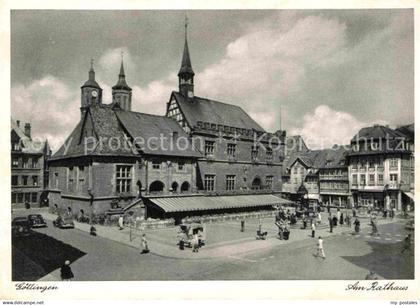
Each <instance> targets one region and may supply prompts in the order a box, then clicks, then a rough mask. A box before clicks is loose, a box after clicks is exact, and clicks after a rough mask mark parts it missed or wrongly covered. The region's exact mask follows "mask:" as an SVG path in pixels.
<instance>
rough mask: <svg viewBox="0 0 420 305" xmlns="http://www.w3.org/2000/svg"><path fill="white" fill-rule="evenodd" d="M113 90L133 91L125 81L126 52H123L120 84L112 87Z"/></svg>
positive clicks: (119, 77)
mask: <svg viewBox="0 0 420 305" xmlns="http://www.w3.org/2000/svg"><path fill="white" fill-rule="evenodd" d="M112 89H126V90H129V91H131V88H130V87H129V86H128V85H127V82H126V81H125V72H124V52H123V51H121V66H120V74H119V75H118V82H117V84H116V85H115V86H114V87H112Z"/></svg>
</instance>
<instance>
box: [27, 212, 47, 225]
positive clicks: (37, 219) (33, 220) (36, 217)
mask: <svg viewBox="0 0 420 305" xmlns="http://www.w3.org/2000/svg"><path fill="white" fill-rule="evenodd" d="M28 221H29V223H30V224H31V228H43V227H47V222H46V221H45V220H44V218H43V217H42V215H40V214H30V215H28Z"/></svg>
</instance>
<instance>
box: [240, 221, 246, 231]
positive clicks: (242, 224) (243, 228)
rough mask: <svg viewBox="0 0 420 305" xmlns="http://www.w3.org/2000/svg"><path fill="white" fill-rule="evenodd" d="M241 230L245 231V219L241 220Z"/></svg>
mask: <svg viewBox="0 0 420 305" xmlns="http://www.w3.org/2000/svg"><path fill="white" fill-rule="evenodd" d="M241 232H245V220H241Z"/></svg>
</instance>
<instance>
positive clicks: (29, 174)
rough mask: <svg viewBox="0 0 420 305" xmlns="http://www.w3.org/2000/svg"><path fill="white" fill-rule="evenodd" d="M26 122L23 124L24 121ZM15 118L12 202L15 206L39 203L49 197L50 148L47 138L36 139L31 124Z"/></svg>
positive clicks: (12, 139) (13, 130)
mask: <svg viewBox="0 0 420 305" xmlns="http://www.w3.org/2000/svg"><path fill="white" fill-rule="evenodd" d="M22 125H23V124H22ZM24 127H25V128H22V126H21V122H19V121H13V120H12V130H11V148H12V149H11V174H12V175H11V186H12V194H11V196H12V197H11V203H12V208H17V207H23V205H24V203H25V202H27V203H29V204H30V205H36V206H38V205H39V204H40V203H41V201H43V200H44V199H45V197H46V195H45V194H44V191H45V182H47V180H46V179H45V178H46V177H45V175H46V173H47V170H48V169H47V163H46V159H47V158H48V157H49V155H50V150H49V147H48V144H47V143H46V142H42V143H34V142H33V141H32V139H31V126H30V124H29V123H26V124H25V126H24Z"/></svg>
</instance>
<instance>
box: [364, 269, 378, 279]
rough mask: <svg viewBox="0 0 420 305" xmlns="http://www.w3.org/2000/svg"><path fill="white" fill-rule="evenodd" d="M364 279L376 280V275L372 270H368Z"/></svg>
mask: <svg viewBox="0 0 420 305" xmlns="http://www.w3.org/2000/svg"><path fill="white" fill-rule="evenodd" d="M365 280H378V275H377V274H376V273H375V271H373V270H369V273H368V274H367V275H366V277H365Z"/></svg>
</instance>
